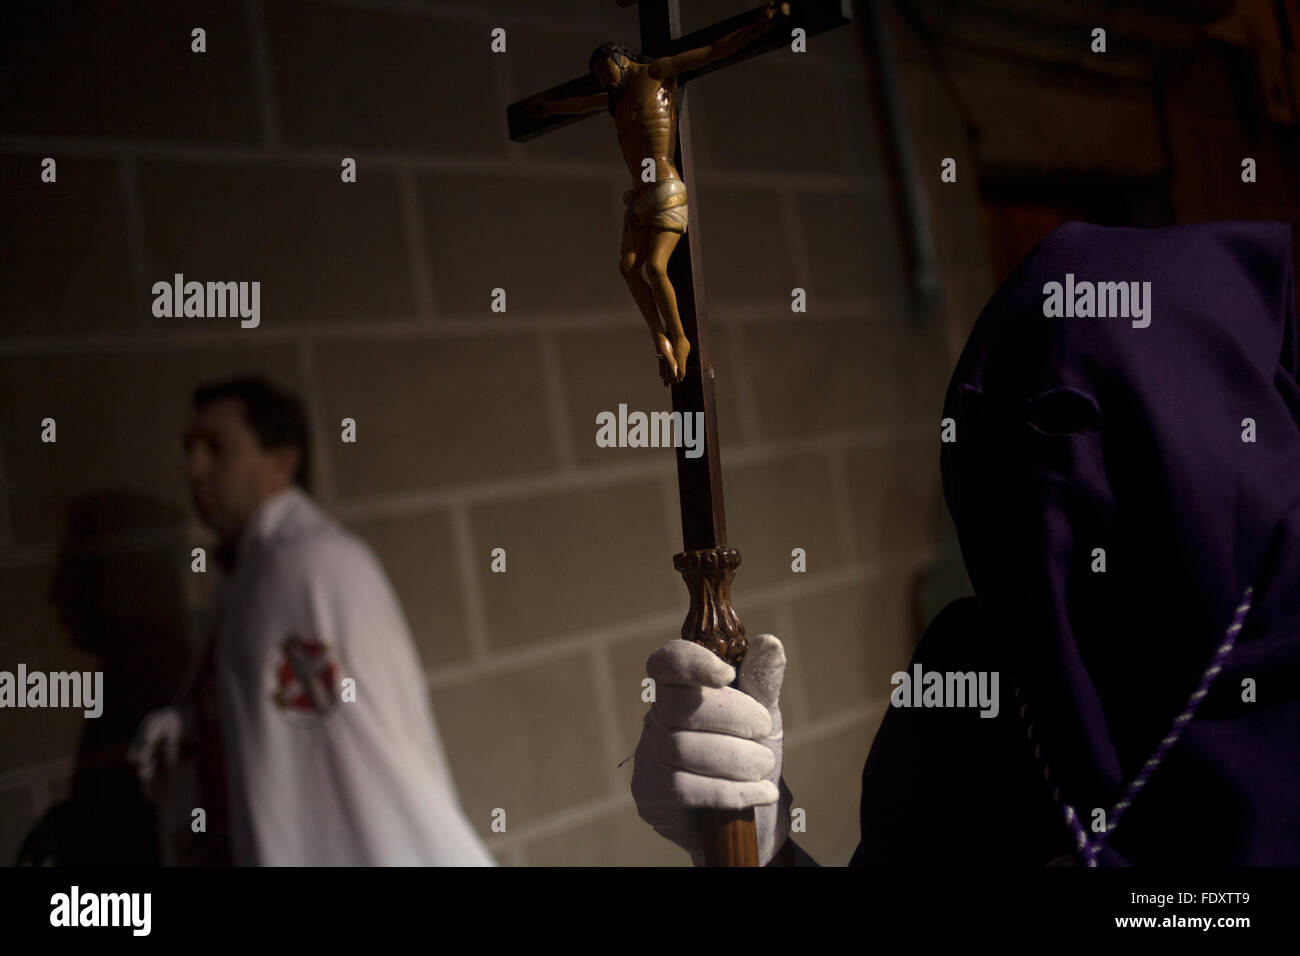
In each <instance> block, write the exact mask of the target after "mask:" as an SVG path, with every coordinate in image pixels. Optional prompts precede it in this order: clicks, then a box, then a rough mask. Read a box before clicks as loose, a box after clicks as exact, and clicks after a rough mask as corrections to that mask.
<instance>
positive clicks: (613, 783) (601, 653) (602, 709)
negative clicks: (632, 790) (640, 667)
mask: <svg viewBox="0 0 1300 956" xmlns="http://www.w3.org/2000/svg"><path fill="white" fill-rule="evenodd" d="M588 661H589V662H590V670H591V678H592V680H594V681H595V683H596V714H597V719H599V721H600V740H601V744H602V745H603V746H604V748H605V766H606V770H605V772H606V774H607V775H608V778H609V788H610V791H611V792H614V791H617V790H619V789H620V788H621V787H622V786H623V785H624V783H623V777H622V775H621V774H620V773H619V769H618V764H619V761H621V760H622V759H623V756H624V755H623V754H620V753H619V752H618V751H619V743H620V739H621V738H620V736H619V731H620V730H621V729H622V728H620V727H619V722H618V704H617V703H616V700H615V693H616V692H615V688H616V687H617V686H618V676H617V675H616V674H615V673H614V667H613V662H612V661H610V659H609V645H608V644H607V643H604V642H601V641H596V642H594V643H593V644H592V645H591V648H590V651H589V654H588ZM619 689H620V690H621V688H619Z"/></svg>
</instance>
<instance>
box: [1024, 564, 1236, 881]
mask: <svg viewBox="0 0 1300 956" xmlns="http://www.w3.org/2000/svg"><path fill="white" fill-rule="evenodd" d="M1253 592H1254V588H1253V587H1248V588H1246V590H1245V592H1244V593H1243V594H1242V596H1241V603H1240V604H1239V605H1237V610H1236V613H1234V614H1233V617H1232V623H1231V624H1229V625H1228V630H1227V631H1226V632H1225V634H1224V636H1223V641H1222V643H1220V644H1219V646H1218V648H1217V649H1216V650H1215V652H1214V656H1213V657H1211V658H1210V663H1209V665H1208V666H1207V667H1206V668H1205V673H1203V674H1202V675H1201V680H1200V682H1199V683H1198V684H1197V685H1196V689H1195V690H1194V691H1192V693H1191V696H1190V697H1188V698H1187V704H1186V706H1184V707H1183V709H1182V712H1181V713H1180V714H1179V715H1178V716H1177V717H1175V718H1174V720H1173V723H1172V724H1171V725H1170V727H1169V732H1168V733H1166V734H1165V735H1164V736H1163V737H1162V738H1161V739H1160V745H1159V746H1158V747H1156V749H1155V752H1153V753H1152V754H1151V756H1150V757H1148V758H1147V760H1146V762H1145V763H1143V764H1142V769H1141V770H1139V771H1138V774H1137V776H1136V777H1134V778H1133V781H1132V782H1131V783H1130V784H1129V785H1128V787H1126V788H1125V790H1124V795H1123V796H1122V797H1120V798H1119V800H1118V801H1117V802H1116V803H1115V805H1114V806H1113V807H1111V809H1110V812H1109V813H1108V814H1106V830H1105V832H1104V833H1100V834H1098V835H1097V837H1096V838H1095V839H1094V838H1091V837H1089V835H1088V831H1087V830H1086V829H1084V826H1083V823H1082V821H1081V820H1080V819H1079V814H1078V811H1076V810H1075V808H1074V806H1073V805H1072V804H1070V803H1069V802H1067V801H1065V800H1063V799H1062V798H1061V787H1060V784H1059V783H1056V782H1054V780H1053V778H1052V769H1051V767H1050V766H1049V765H1048V763H1047V761H1046V759H1044V757H1043V748H1042V744H1041V743H1039V741H1038V740H1037V738H1036V737H1035V735H1034V722H1033V721H1032V720H1031V719H1030V717H1029V706H1028V704H1027V703H1026V701H1025V699H1024V694H1022V693H1021V690H1020V686H1019V685H1018V684H1017V685H1016V689H1015V691H1016V700H1017V701H1019V702H1020V718H1021V720H1023V721H1024V724H1025V733H1026V734H1027V735H1028V737H1029V742H1030V743H1031V744H1032V745H1033V748H1034V757H1035V759H1037V760H1038V764H1039V766H1041V767H1042V768H1043V779H1044V780H1045V781H1046V782H1047V784H1048V785H1049V786H1050V787H1051V788H1052V799H1053V800H1055V801H1056V803H1057V805H1058V806H1059V807H1060V808H1061V812H1062V814H1063V815H1064V817H1065V825H1066V826H1067V827H1069V829H1070V834H1071V836H1073V837H1074V844H1075V848H1076V852H1077V853H1078V855H1079V856H1080V858H1081V859H1082V861H1083V863H1084V865H1086V866H1096V865H1097V857H1098V855H1099V854H1100V853H1101V849H1102V847H1103V846H1105V844H1106V840H1107V839H1108V838H1109V837H1110V835H1111V834H1112V833H1114V832H1115V828H1116V827H1117V826H1119V821H1120V818H1121V817H1122V816H1123V815H1124V811H1125V810H1127V809H1128V808H1129V807H1130V806H1132V804H1133V801H1134V800H1135V799H1137V795H1138V794H1139V793H1141V792H1142V788H1143V787H1145V786H1146V784H1147V781H1148V780H1150V779H1151V775H1152V774H1153V773H1155V770H1156V768H1157V767H1159V766H1160V762H1161V761H1162V760H1164V758H1165V755H1166V754H1168V753H1169V751H1170V750H1172V749H1173V747H1174V744H1176V743H1178V740H1179V738H1180V737H1182V735H1183V731H1184V730H1185V729H1186V728H1187V725H1188V724H1190V723H1191V722H1192V718H1193V717H1194V716H1195V715H1196V710H1197V708H1198V707H1200V706H1201V701H1203V700H1204V699H1205V695H1206V694H1208V693H1209V692H1210V685H1211V684H1213V683H1214V680H1215V678H1216V677H1218V676H1219V672H1220V671H1221V670H1223V663H1224V661H1225V660H1227V658H1228V655H1229V654H1230V653H1231V652H1232V648H1233V646H1234V645H1235V644H1236V643H1237V635H1238V634H1239V633H1241V628H1242V624H1243V623H1244V622H1245V620H1246V615H1247V614H1249V613H1250V602H1251V595H1252V594H1253Z"/></svg>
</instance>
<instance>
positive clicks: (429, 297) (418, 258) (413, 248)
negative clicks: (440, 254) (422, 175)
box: [397, 166, 436, 322]
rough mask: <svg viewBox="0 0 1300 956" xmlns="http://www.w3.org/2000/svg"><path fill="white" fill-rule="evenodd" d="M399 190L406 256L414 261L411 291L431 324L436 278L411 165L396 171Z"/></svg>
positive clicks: (412, 263) (434, 308)
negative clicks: (431, 263)
mask: <svg viewBox="0 0 1300 956" xmlns="http://www.w3.org/2000/svg"><path fill="white" fill-rule="evenodd" d="M397 189H398V193H399V195H400V202H401V205H402V225H403V227H404V229H405V233H406V249H407V255H409V256H410V258H411V289H412V293H413V294H414V296H415V308H416V312H417V313H418V315H419V318H420V320H421V321H423V322H432V321H433V320H434V317H435V315H436V306H435V297H434V288H433V275H432V274H431V271H430V268H429V245H428V243H427V242H426V239H425V234H424V219H423V217H422V216H421V215H420V195H419V190H418V189H416V185H415V173H414V171H413V170H412V169H411V168H410V167H409V166H403V167H401V168H400V169H399V170H398V171H397Z"/></svg>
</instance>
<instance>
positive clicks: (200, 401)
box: [194, 375, 311, 491]
mask: <svg viewBox="0 0 1300 956" xmlns="http://www.w3.org/2000/svg"><path fill="white" fill-rule="evenodd" d="M224 398H234V399H238V400H239V402H240V404H241V405H243V408H244V421H245V422H247V423H248V427H249V428H251V429H252V430H253V434H255V435H256V436H257V443H258V445H260V446H261V447H262V450H263V451H270V450H271V449H273V448H285V447H293V448H297V449H298V453H299V454H298V467H297V469H296V470H295V471H294V473H293V481H294V484H296V485H297V486H298V487H299V488H301V489H302V490H303V491H310V490H311V432H310V431H308V429H307V415H306V413H305V412H304V411H303V407H302V402H301V401H300V400H299V399H298V398H297V397H296V396H294V395H291V394H289V393H288V392H285V391H282V390H281V389H279V388H276V387H275V386H274V385H272V384H271V383H270V382H268V381H267V380H266V379H264V378H258V377H256V376H251V375H250V376H243V377H240V378H232V379H227V380H226V381H223V382H213V383H211V384H208V385H200V386H199V387H198V388H196V389H195V390H194V410H195V411H196V412H197V411H199V410H200V409H202V408H204V407H206V406H207V405H209V404H211V403H212V402H215V401H220V400H221V399H224Z"/></svg>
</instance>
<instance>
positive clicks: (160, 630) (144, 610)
mask: <svg viewBox="0 0 1300 956" xmlns="http://www.w3.org/2000/svg"><path fill="white" fill-rule="evenodd" d="M187 573H189V555H188V549H187V547H186V536H185V516H184V515H183V514H182V513H181V512H180V511H178V510H177V509H176V508H175V507H173V506H171V505H169V504H166V503H163V502H160V501H157V500H155V499H152V498H147V497H144V496H141V495H138V494H134V493H129V492H118V491H105V492H98V493H94V494H90V495H86V496H84V497H81V498H78V499H76V500H75V501H74V502H73V503H72V504H71V506H70V507H69V509H68V521H67V530H66V533H65V535H64V538H63V541H62V543H61V545H60V549H59V557H58V564H57V570H56V572H55V576H54V585H53V589H52V593H51V594H50V600H51V601H52V602H53V603H54V605H55V606H56V608H57V610H58V614H59V618H60V620H61V621H62V624H63V627H64V629H65V631H66V633H67V636H68V639H69V641H70V643H71V644H72V646H74V647H76V648H77V649H78V650H80V651H82V652H83V653H86V654H90V655H93V656H94V658H95V659H96V660H95V663H94V664H93V667H94V668H95V669H97V670H100V671H102V672H103V675H104V676H103V685H102V688H103V689H102V695H103V713H102V714H101V716H99V717H98V718H93V719H91V718H87V719H85V721H84V724H85V729H84V730H83V731H82V734H81V739H80V742H79V743H78V745H77V751H76V755H75V761H74V769H73V774H72V781H71V785H70V791H69V794H68V796H67V799H65V800H64V801H63V802H62V803H59V804H56V805H55V806H53V807H51V808H50V809H49V810H48V811H47V812H46V813H45V815H44V816H43V817H42V818H41V819H40V820H39V821H37V823H36V824H35V825H34V826H33V827H32V829H31V831H30V832H29V833H28V834H27V837H26V839H24V841H23V844H22V848H21V849H20V850H19V852H18V859H17V861H16V862H17V864H18V865H20V866H21V865H38V866H41V865H44V866H104V865H125V866H151V865H157V863H158V843H157V827H156V825H155V815H154V808H153V806H152V805H151V804H149V803H148V802H147V801H146V800H145V799H144V797H143V795H142V794H141V792H140V786H139V783H138V781H137V780H136V776H135V772H134V769H133V768H132V767H131V766H130V765H129V764H128V763H127V761H126V750H127V747H128V745H129V744H130V741H131V737H132V735H133V734H134V733H135V729H136V726H137V725H138V724H139V722H140V719H141V718H142V717H143V716H144V715H145V714H146V713H147V712H148V711H150V710H152V709H153V708H155V707H160V706H163V705H165V704H167V703H168V702H169V700H170V698H171V696H172V694H173V693H174V692H175V690H176V687H177V685H178V684H179V682H180V679H181V676H182V674H183V670H184V667H185V664H186V661H187V658H188V644H187V641H186V639H185V636H186V602H185V594H184V588H183V581H184V578H183V576H182V575H184V574H187ZM40 666H41V665H39V664H38V663H36V662H33V663H31V664H30V665H29V667H31V668H37V667H40Z"/></svg>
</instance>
